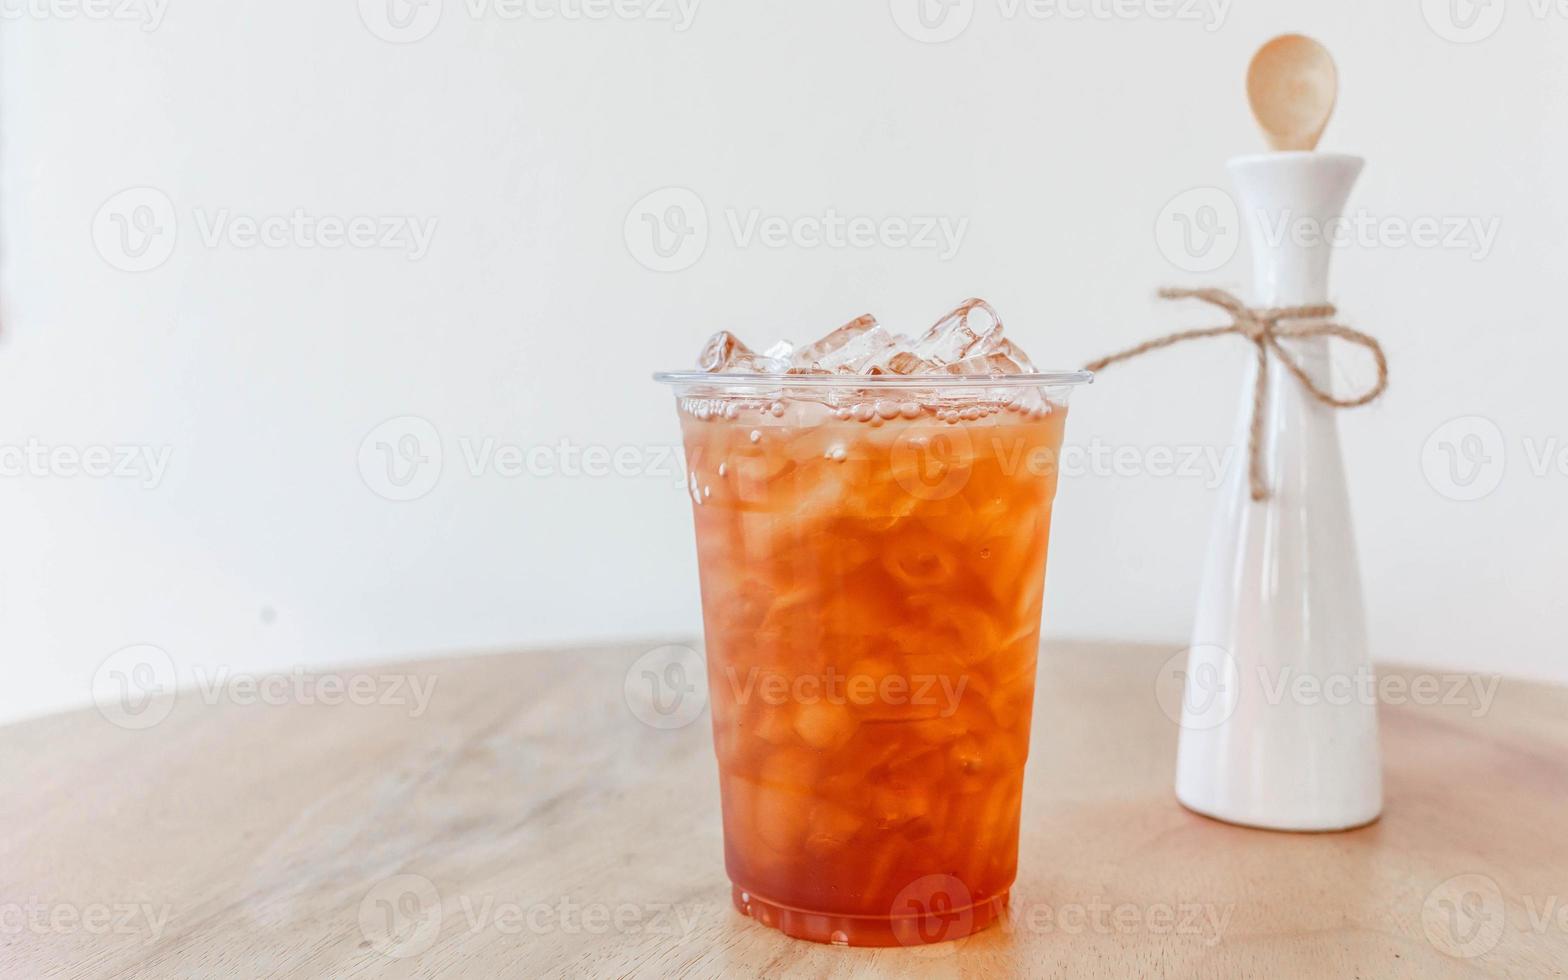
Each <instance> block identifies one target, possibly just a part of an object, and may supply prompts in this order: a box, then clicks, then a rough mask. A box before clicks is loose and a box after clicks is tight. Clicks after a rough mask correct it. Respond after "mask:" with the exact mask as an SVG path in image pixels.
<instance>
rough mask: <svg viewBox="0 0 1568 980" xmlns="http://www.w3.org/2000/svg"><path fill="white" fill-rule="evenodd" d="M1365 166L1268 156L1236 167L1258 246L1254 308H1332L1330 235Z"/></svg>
mask: <svg viewBox="0 0 1568 980" xmlns="http://www.w3.org/2000/svg"><path fill="white" fill-rule="evenodd" d="M1361 166H1362V161H1361V159H1360V158H1359V157H1352V156H1342V155H1338V154H1328V153H1270V154H1264V155H1260V156H1250V157H1241V158H1238V159H1235V160H1232V161H1231V162H1230V164H1229V170H1230V173H1231V177H1232V179H1233V180H1234V181H1235V182H1236V188H1237V190H1238V191H1239V192H1240V198H1241V201H1240V211H1241V215H1242V223H1243V225H1244V226H1245V227H1246V229H1247V235H1248V240H1249V241H1250V243H1251V245H1252V271H1253V295H1252V302H1253V303H1254V304H1255V305H1258V306H1301V305H1306V304H1315V303H1325V302H1327V301H1328V299H1329V282H1328V277H1329V265H1330V263H1331V262H1332V260H1333V257H1334V246H1333V245H1332V244H1331V233H1332V231H1333V226H1334V223H1335V222H1336V220H1337V219H1339V218H1340V217H1342V216H1343V214H1344V210H1345V202H1346V201H1347V200H1348V199H1349V197H1350V190H1351V188H1352V187H1353V186H1354V185H1355V182H1356V177H1357V176H1359V175H1360V173H1361Z"/></svg>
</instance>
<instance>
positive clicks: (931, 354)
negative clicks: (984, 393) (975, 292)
mask: <svg viewBox="0 0 1568 980" xmlns="http://www.w3.org/2000/svg"><path fill="white" fill-rule="evenodd" d="M1001 335H1002V318H1001V317H999V316H997V315H996V311H995V310H994V309H992V308H991V304H990V303H987V302H986V301H985V300H983V299H971V300H966V301H965V302H964V303H962V304H961V305H959V307H958V308H957V309H956V310H954V311H953V312H951V313H949V314H948V315H947V316H945V317H943V318H942V319H940V320H938V321H937V322H936V323H935V324H934V325H933V326H932V327H931V329H930V330H927V331H926V332H925V333H923V334H921V335H920V337H919V338H918V339H916V341H915V346H914V352H915V353H916V354H918V355H919V356H920V357H922V358H924V359H925V360H928V361H934V362H935V363H937V364H939V365H945V364H952V363H955V362H957V361H961V360H963V359H964V358H966V357H968V356H969V354H970V353H971V352H972V351H974V350H977V349H981V347H982V345H983V344H985V343H987V342H995V341H999V340H1000V338H1001Z"/></svg>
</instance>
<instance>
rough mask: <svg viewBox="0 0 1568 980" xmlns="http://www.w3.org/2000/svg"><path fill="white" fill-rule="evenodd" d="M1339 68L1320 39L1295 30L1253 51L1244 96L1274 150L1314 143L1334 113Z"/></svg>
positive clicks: (1291, 148) (1296, 148) (1337, 92)
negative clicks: (1313, 38) (1296, 32)
mask: <svg viewBox="0 0 1568 980" xmlns="http://www.w3.org/2000/svg"><path fill="white" fill-rule="evenodd" d="M1338 95H1339V70H1338V69H1337V68H1335V67H1334V59H1333V58H1332V57H1330V55H1329V53H1328V49H1327V48H1325V47H1323V45H1321V44H1319V43H1318V42H1316V41H1314V40H1312V39H1311V38H1310V37H1306V36H1304V35H1301V34H1281V35H1280V36H1279V37H1277V38H1275V39H1274V40H1272V41H1270V42H1269V43H1267V44H1265V45H1264V46H1263V47H1261V48H1259V49H1258V53H1257V54H1255V55H1253V57H1252V64H1251V65H1250V66H1249V67H1248V68H1247V100H1248V101H1249V102H1251V103H1252V116H1253V118H1254V119H1256V120H1257V121H1258V125H1259V126H1261V127H1262V128H1263V135H1264V137H1265V138H1267V139H1268V141H1269V145H1270V146H1272V147H1273V148H1274V149H1276V150H1311V149H1314V148H1316V147H1317V145H1318V139H1319V138H1320V137H1321V136H1322V135H1323V127H1325V126H1327V125H1328V118H1329V116H1331V115H1333V114H1334V101H1335V99H1336V98H1338Z"/></svg>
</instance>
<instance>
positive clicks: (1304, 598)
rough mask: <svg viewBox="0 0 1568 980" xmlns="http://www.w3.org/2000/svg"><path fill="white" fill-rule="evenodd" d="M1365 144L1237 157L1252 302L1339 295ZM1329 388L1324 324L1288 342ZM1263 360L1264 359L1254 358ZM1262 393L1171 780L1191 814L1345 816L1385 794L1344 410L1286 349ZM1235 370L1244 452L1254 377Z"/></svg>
mask: <svg viewBox="0 0 1568 980" xmlns="http://www.w3.org/2000/svg"><path fill="white" fill-rule="evenodd" d="M1361 166H1362V160H1361V159H1360V158H1358V157H1352V156H1342V155H1335V154H1325V153H1271V154H1265V155H1260V156H1248V157H1241V158H1238V159H1235V160H1232V161H1231V162H1230V163H1229V165H1228V169H1229V170H1230V173H1231V176H1232V178H1233V180H1234V181H1235V183H1236V186H1237V189H1238V191H1239V192H1240V210H1241V214H1242V223H1243V225H1244V226H1245V227H1246V229H1247V233H1248V235H1249V236H1250V242H1251V245H1252V254H1253V256H1254V261H1253V274H1254V278H1255V287H1254V294H1253V295H1252V297H1251V298H1250V300H1249V302H1250V305H1252V306H1255V307H1270V306H1298V305H1307V304H1318V303H1324V302H1327V301H1328V298H1329V293H1328V270H1329V263H1330V259H1331V258H1332V252H1333V245H1332V244H1331V243H1330V242H1329V241H1328V238H1329V232H1331V231H1332V222H1333V221H1334V220H1335V219H1337V218H1339V217H1341V216H1342V214H1343V210H1344V206H1345V202H1346V199H1347V198H1348V197H1349V195H1350V189H1351V187H1352V186H1353V185H1354V184H1355V181H1356V177H1357V176H1358V175H1359V174H1360V172H1361ZM1284 343H1285V345H1286V346H1287V347H1288V348H1289V349H1290V350H1291V351H1293V352H1294V353H1295V354H1296V356H1297V358H1298V359H1299V362H1300V363H1301V365H1302V366H1303V368H1304V369H1305V370H1306V371H1307V372H1308V374H1309V375H1310V376H1311V377H1312V379H1313V380H1314V382H1315V383H1317V384H1318V385H1319V386H1320V387H1322V388H1324V389H1325V390H1328V389H1329V388H1330V387H1331V382H1330V378H1329V360H1328V341H1327V340H1326V339H1324V338H1312V339H1308V340H1300V341H1285V342H1284ZM1253 370H1256V368H1254V369H1253ZM1268 370H1269V378H1268V382H1269V385H1268V397H1267V400H1266V403H1265V405H1264V408H1263V411H1264V433H1265V438H1264V447H1263V448H1264V472H1265V473H1266V475H1267V480H1268V487H1269V489H1270V491H1271V494H1272V496H1271V497H1270V498H1269V499H1268V500H1264V501H1261V502H1259V501H1254V500H1253V499H1252V497H1251V492H1250V487H1249V483H1248V475H1247V465H1246V460H1245V457H1244V456H1238V457H1237V459H1236V461H1235V464H1234V465H1233V466H1232V467H1231V468H1230V472H1229V474H1228V478H1227V483H1226V485H1225V486H1224V488H1223V490H1222V498H1221V501H1220V505H1219V510H1218V512H1217V514H1216V516H1215V520H1214V528H1213V532H1212V534H1211V536H1210V539H1209V540H1210V543H1209V553H1208V558H1207V562H1206V564H1205V569H1204V574H1203V585H1202V590H1201V592H1200V595H1199V599H1198V610H1197V616H1196V619H1195V622H1194V626H1193V634H1192V640H1193V646H1192V649H1191V651H1190V653H1189V654H1188V663H1187V671H1186V680H1185V683H1186V691H1185V692H1184V698H1183V710H1182V730H1181V735H1180V748H1179V751H1178V756H1177V763H1176V796H1177V798H1178V799H1179V800H1180V801H1181V802H1182V804H1183V805H1185V806H1186V807H1188V808H1189V809H1192V810H1195V811H1197V812H1198V813H1202V814H1205V815H1207V816H1211V817H1214V818H1217V819H1219V820H1224V821H1228V822H1230V823H1237V824H1245V825H1248V826H1252V827H1263V828H1269V829H1274V830H1295V831H1325V830H1344V829H1348V828H1351V827H1356V826H1360V825H1362V824H1366V823H1369V822H1370V821H1372V820H1375V819H1377V816H1378V814H1379V813H1380V812H1381V811H1382V806H1383V791H1382V763H1381V757H1380V753H1379V749H1378V733H1377V704H1376V686H1375V680H1374V678H1373V675H1372V663H1371V658H1370V656H1369V653H1368V649H1367V639H1366V624H1365V614H1364V611H1363V607H1362V597H1361V579H1360V573H1359V570H1358V567H1357V559H1356V546H1355V538H1354V534H1353V532H1352V528H1351V515H1350V503H1349V499H1348V495H1347V492H1346V486H1345V474H1344V464H1343V461H1342V459H1341V456H1340V448H1339V432H1338V428H1337V424H1336V418H1335V415H1336V413H1335V410H1334V409H1332V408H1329V407H1327V406H1324V405H1322V404H1320V403H1318V402H1317V401H1315V400H1314V399H1313V398H1312V396H1311V395H1310V394H1309V393H1308V392H1307V391H1305V390H1304V389H1303V387H1302V385H1301V384H1300V383H1299V382H1298V381H1297V380H1296V379H1295V378H1294V377H1292V376H1291V375H1290V374H1289V373H1288V372H1287V371H1286V370H1285V369H1284V367H1283V366H1282V365H1280V364H1279V363H1278V362H1277V359H1275V358H1271V359H1270V365H1269V368H1268ZM1255 380H1256V379H1255V377H1253V376H1249V377H1248V378H1247V380H1246V382H1245V383H1244V384H1243V385H1242V400H1241V401H1242V407H1241V411H1240V413H1239V419H1238V423H1237V436H1236V442H1235V445H1236V446H1237V447H1238V452H1243V453H1244V452H1245V447H1246V446H1247V442H1248V426H1249V422H1250V419H1251V415H1252V404H1253V385H1254V382H1255Z"/></svg>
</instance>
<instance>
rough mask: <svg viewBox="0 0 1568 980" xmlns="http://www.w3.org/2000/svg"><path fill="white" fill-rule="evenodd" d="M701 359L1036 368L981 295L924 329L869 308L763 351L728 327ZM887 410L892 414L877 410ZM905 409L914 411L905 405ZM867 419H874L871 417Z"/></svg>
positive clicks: (907, 371) (766, 368)
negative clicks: (807, 338) (813, 337)
mask: <svg viewBox="0 0 1568 980" xmlns="http://www.w3.org/2000/svg"><path fill="white" fill-rule="evenodd" d="M697 365H698V367H700V368H701V369H702V370H704V371H708V372H711V373H715V374H717V373H726V374H728V373H743V374H808V375H809V374H859V375H866V376H870V377H875V376H880V375H898V376H905V377H917V376H920V375H943V374H960V375H973V376H975V377H997V376H1005V375H1017V374H1032V373H1034V372H1035V370H1036V369H1035V366H1034V363H1033V362H1032V361H1030V359H1029V357H1028V355H1027V354H1025V353H1024V352H1023V350H1022V349H1021V348H1019V346H1018V345H1017V344H1015V343H1013V342H1012V341H1011V340H1009V339H1007V338H1006V337H1005V336H1004V335H1003V327H1002V318H1001V317H1000V316H998V315H997V312H996V310H995V309H994V308H993V307H992V306H991V304H990V303H987V302H986V301H985V300H983V299H970V300H965V301H964V302H963V303H961V304H959V305H958V307H957V308H955V309H954V310H953V311H952V312H950V313H947V314H946V315H944V316H943V317H942V318H941V319H939V320H937V322H936V323H935V324H933V325H932V326H931V327H930V328H929V329H928V330H926V331H925V332H924V333H922V334H920V335H919V336H918V337H913V338H912V337H909V336H907V335H905V334H900V333H893V332H891V331H889V330H888V329H886V328H885V327H883V326H882V325H881V324H880V323H878V322H877V318H876V317H874V316H871V315H870V314H866V315H865V316H860V317H856V318H855V319H853V320H851V321H849V322H848V323H846V324H844V325H843V326H841V327H838V328H837V329H835V330H833V331H832V332H830V333H828V334H827V335H826V336H824V337H822V338H821V339H820V340H817V341H816V342H814V343H810V344H806V345H804V346H801V347H797V346H795V345H794V344H792V343H790V342H789V341H787V340H785V341H780V342H778V343H777V344H774V345H773V346H772V347H769V348H767V349H766V350H764V351H763V352H761V353H760V354H759V353H757V352H755V351H753V350H752V349H751V348H750V347H748V346H746V345H745V344H744V343H742V342H741V340H740V339H739V338H738V337H736V336H735V335H734V334H733V333H731V332H730V331H728V330H721V331H719V332H718V333H716V334H714V335H713V336H712V337H711V338H710V339H709V340H708V342H707V344H706V345H704V347H703V349H702V354H701V355H700V356H699V357H698V360H697ZM876 414H878V415H880V416H881V417H882V418H884V419H887V418H891V417H892V416H891V415H886V414H882V413H881V412H877V413H876ZM905 415H906V417H909V416H908V414H907V412H906V413H905ZM864 421H869V419H866V420H864Z"/></svg>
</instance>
